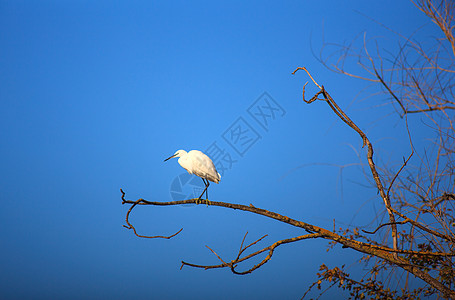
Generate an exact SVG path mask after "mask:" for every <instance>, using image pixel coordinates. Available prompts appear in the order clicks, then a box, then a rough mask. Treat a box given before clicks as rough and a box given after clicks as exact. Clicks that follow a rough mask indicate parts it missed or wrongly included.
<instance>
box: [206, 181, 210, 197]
mask: <svg viewBox="0 0 455 300" xmlns="http://www.w3.org/2000/svg"><path fill="white" fill-rule="evenodd" d="M205 181H207V187H208V185H209V184H210V183H209V180H208V179H206V180H205ZM205 199H207V201H208V200H209V189H207V190H206V191H205Z"/></svg>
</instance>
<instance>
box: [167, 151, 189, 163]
mask: <svg viewBox="0 0 455 300" xmlns="http://www.w3.org/2000/svg"><path fill="white" fill-rule="evenodd" d="M185 154H186V151H185V150H177V151H176V152H175V153H174V155H172V156H170V157H168V158H166V159H165V160H164V161H166V160H169V159H171V158H174V157H182V156H183V155H185Z"/></svg>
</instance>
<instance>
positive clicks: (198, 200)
mask: <svg viewBox="0 0 455 300" xmlns="http://www.w3.org/2000/svg"><path fill="white" fill-rule="evenodd" d="M200 178H201V179H202V182H204V185H205V189H204V191H202V194H201V195H200V196H199V198H198V199H197V200H196V204H199V203H200V201H201V198H202V196H203V195H204V192H205V191H206V190H207V182H205V180H204V178H202V177H200Z"/></svg>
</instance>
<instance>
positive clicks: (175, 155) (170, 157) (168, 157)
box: [164, 154, 176, 161]
mask: <svg viewBox="0 0 455 300" xmlns="http://www.w3.org/2000/svg"><path fill="white" fill-rule="evenodd" d="M175 156H176V154H174V155H172V156H171V157H168V158H166V159H165V160H164V161H167V160H170V159H171V158H174V157H175Z"/></svg>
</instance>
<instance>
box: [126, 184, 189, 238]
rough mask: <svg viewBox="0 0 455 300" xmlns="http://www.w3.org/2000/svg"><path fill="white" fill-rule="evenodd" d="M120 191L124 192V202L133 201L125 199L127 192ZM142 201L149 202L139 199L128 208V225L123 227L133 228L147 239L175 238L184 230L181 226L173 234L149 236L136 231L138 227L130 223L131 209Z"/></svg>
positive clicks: (139, 235) (135, 232)
mask: <svg viewBox="0 0 455 300" xmlns="http://www.w3.org/2000/svg"><path fill="white" fill-rule="evenodd" d="M120 192H121V193H122V204H125V203H131V202H132V201H130V200H125V192H124V191H123V190H122V189H120ZM141 202H147V201H145V200H144V199H142V198H141V199H138V200H136V201H135V202H133V205H131V207H130V209H128V212H127V213H126V218H125V221H126V224H128V226H127V225H123V227H125V228H127V229H133V231H134V234H135V235H136V236H138V237H141V238H146V239H158V238H160V239H171V238H173V237H174V236H176V235H177V234H179V233H180V232H182V230H183V228H181V229H180V230H179V231H177V232H176V233H174V234H172V235H169V236H164V235H155V236H148V235H141V234H138V233H137V231H136V228H135V227H134V226H133V225H132V224H131V223H130V220H129V218H130V213H131V211H132V210H133V208H134V207H135V206H136V205H138V204H140V203H141Z"/></svg>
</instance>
